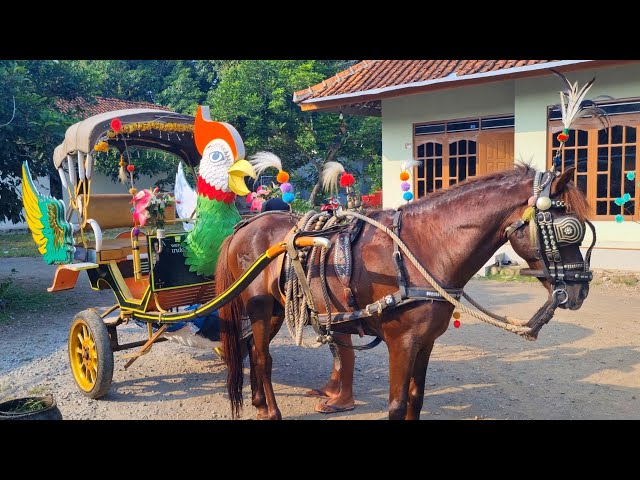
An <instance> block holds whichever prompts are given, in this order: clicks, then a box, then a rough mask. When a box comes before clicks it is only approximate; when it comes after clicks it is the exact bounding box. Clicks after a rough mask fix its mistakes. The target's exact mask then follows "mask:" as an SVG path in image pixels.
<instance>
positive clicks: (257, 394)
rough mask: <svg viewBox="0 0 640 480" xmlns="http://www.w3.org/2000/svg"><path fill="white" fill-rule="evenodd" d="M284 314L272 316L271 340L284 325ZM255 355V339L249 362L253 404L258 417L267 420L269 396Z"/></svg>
mask: <svg viewBox="0 0 640 480" xmlns="http://www.w3.org/2000/svg"><path fill="white" fill-rule="evenodd" d="M282 320H283V317H282V316H273V317H271V325H270V335H269V336H270V340H272V339H273V337H274V336H275V335H276V333H278V330H280V326H281V325H282ZM255 355H256V347H255V341H252V342H251V351H250V355H249V363H250V366H251V368H250V378H251V404H252V405H253V406H254V407H255V408H256V409H257V410H258V419H259V420H266V419H268V418H269V413H268V408H267V397H266V396H265V394H264V387H263V385H262V380H260V379H258V376H257V375H256V369H255V362H256V360H255V358H256V357H255Z"/></svg>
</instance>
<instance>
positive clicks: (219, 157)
mask: <svg viewBox="0 0 640 480" xmlns="http://www.w3.org/2000/svg"><path fill="white" fill-rule="evenodd" d="M209 158H211V160H213V161H214V162H220V161H222V160H224V155H222V152H218V151H215V152H213V153H212V154H211V155H210V157H209Z"/></svg>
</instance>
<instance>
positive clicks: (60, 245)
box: [22, 162, 73, 265]
mask: <svg viewBox="0 0 640 480" xmlns="http://www.w3.org/2000/svg"><path fill="white" fill-rule="evenodd" d="M22 203H23V205H24V210H25V213H26V220H27V225H28V226H29V230H30V231H31V236H32V237H33V241H34V242H35V243H36V245H37V246H38V251H39V252H40V254H41V255H42V256H43V257H44V260H45V261H46V262H47V263H48V264H49V265H52V264H64V263H71V262H72V261H73V234H72V232H73V228H72V227H71V224H70V223H68V222H67V221H66V220H65V215H64V213H65V212H64V203H63V202H62V201H61V200H58V199H56V198H53V197H49V196H46V195H41V194H40V193H39V192H38V190H37V188H36V186H35V184H34V183H33V179H32V178H31V173H30V172H29V165H28V164H27V162H24V163H23V164H22Z"/></svg>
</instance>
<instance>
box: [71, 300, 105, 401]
mask: <svg viewBox="0 0 640 480" xmlns="http://www.w3.org/2000/svg"><path fill="white" fill-rule="evenodd" d="M69 363H70V365H71V372H72V373H73V378H74V379H75V381H76V384H77V385H78V387H79V388H80V391H82V393H84V394H85V395H86V396H87V397H89V398H94V399H97V398H100V397H103V396H104V395H106V393H107V392H108V391H109V387H111V380H112V378H113V351H112V350H111V344H110V342H109V332H107V327H106V326H105V324H104V322H103V321H102V318H100V315H98V313H97V312H96V311H95V310H84V311H82V312H80V313H78V314H77V315H76V316H75V318H74V319H73V323H72V324H71V330H70V331H69Z"/></svg>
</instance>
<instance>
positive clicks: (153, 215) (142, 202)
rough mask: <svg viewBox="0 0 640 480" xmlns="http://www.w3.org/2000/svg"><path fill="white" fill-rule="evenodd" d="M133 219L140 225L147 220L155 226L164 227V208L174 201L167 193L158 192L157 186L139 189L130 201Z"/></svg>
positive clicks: (144, 223) (143, 224)
mask: <svg viewBox="0 0 640 480" xmlns="http://www.w3.org/2000/svg"><path fill="white" fill-rule="evenodd" d="M131 203H133V205H134V206H133V208H132V213H133V220H134V222H135V223H136V224H137V225H140V226H141V227H143V226H145V225H146V223H147V221H149V223H150V224H151V225H152V226H153V227H155V228H164V221H165V220H164V216H165V209H166V208H167V207H169V206H171V205H173V204H174V203H175V198H174V197H172V196H171V195H169V194H168V193H159V188H158V187H155V188H154V189H153V190H152V189H146V190H140V191H139V192H138V193H136V194H135V195H134V197H133V200H132V201H131Z"/></svg>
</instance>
